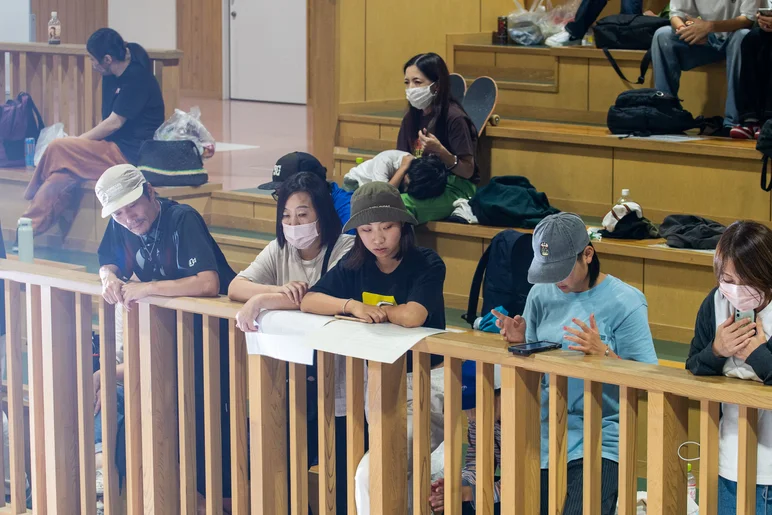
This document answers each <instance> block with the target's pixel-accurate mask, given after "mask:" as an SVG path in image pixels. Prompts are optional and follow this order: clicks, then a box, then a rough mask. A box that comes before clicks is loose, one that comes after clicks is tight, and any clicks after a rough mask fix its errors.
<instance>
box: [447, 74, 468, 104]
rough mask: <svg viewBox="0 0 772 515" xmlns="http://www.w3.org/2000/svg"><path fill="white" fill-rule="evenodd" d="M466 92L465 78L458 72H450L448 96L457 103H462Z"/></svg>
mask: <svg viewBox="0 0 772 515" xmlns="http://www.w3.org/2000/svg"><path fill="white" fill-rule="evenodd" d="M465 94H466V79H464V76H463V75H460V74H458V73H451V74H450V97H451V98H452V99H453V100H455V101H456V102H458V103H459V104H463V103H464V95H465Z"/></svg>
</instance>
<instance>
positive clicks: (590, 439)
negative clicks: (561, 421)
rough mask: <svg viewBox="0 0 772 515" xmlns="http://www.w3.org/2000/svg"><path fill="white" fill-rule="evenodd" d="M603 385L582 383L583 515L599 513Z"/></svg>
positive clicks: (589, 382)
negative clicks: (585, 514)
mask: <svg viewBox="0 0 772 515" xmlns="http://www.w3.org/2000/svg"><path fill="white" fill-rule="evenodd" d="M602 424H603V383H598V382H595V381H588V380H585V381H584V471H583V475H584V481H583V483H584V492H583V501H584V513H600V511H601V497H600V477H601V466H602V463H603V461H602V457H601V451H602V450H603V449H602V444H603V425H602Z"/></svg>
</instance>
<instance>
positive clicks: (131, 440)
mask: <svg viewBox="0 0 772 515" xmlns="http://www.w3.org/2000/svg"><path fill="white" fill-rule="evenodd" d="M120 309H121V310H122V312H121V314H122V319H123V327H120V328H119V330H122V331H123V411H124V414H123V424H124V428H125V433H126V507H127V513H128V514H129V515H134V514H138V513H143V512H144V507H143V503H144V498H143V484H142V468H143V467H142V465H143V464H142V382H141V380H140V366H141V365H140V353H139V347H140V345H141V343H140V339H139V310H138V309H137V308H134V309H132V310H130V311H129V310H127V309H126V308H123V307H122V308H120Z"/></svg>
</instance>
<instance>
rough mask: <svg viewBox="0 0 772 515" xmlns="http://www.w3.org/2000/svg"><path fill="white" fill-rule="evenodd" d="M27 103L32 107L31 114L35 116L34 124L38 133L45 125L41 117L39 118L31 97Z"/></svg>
mask: <svg viewBox="0 0 772 515" xmlns="http://www.w3.org/2000/svg"><path fill="white" fill-rule="evenodd" d="M29 103H30V105H31V106H32V113H33V114H34V115H35V122H36V123H37V124H38V132H40V131H42V130H43V129H44V128H45V126H46V124H45V123H43V117H42V116H40V111H38V106H36V105H35V101H34V100H32V97H29Z"/></svg>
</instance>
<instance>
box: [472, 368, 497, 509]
mask: <svg viewBox="0 0 772 515" xmlns="http://www.w3.org/2000/svg"><path fill="white" fill-rule="evenodd" d="M494 402H495V399H494V394H493V365H491V364H488V363H483V362H481V361H477V398H476V400H475V408H476V409H475V425H476V431H477V433H476V436H477V461H476V463H475V470H476V471H477V494H476V498H477V503H476V505H477V513H479V514H480V515H493V483H494V477H493V474H494V472H495V470H496V466H495V462H494V459H493V458H494V442H493V435H494V414H495V409H496V408H495V406H494Z"/></svg>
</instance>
